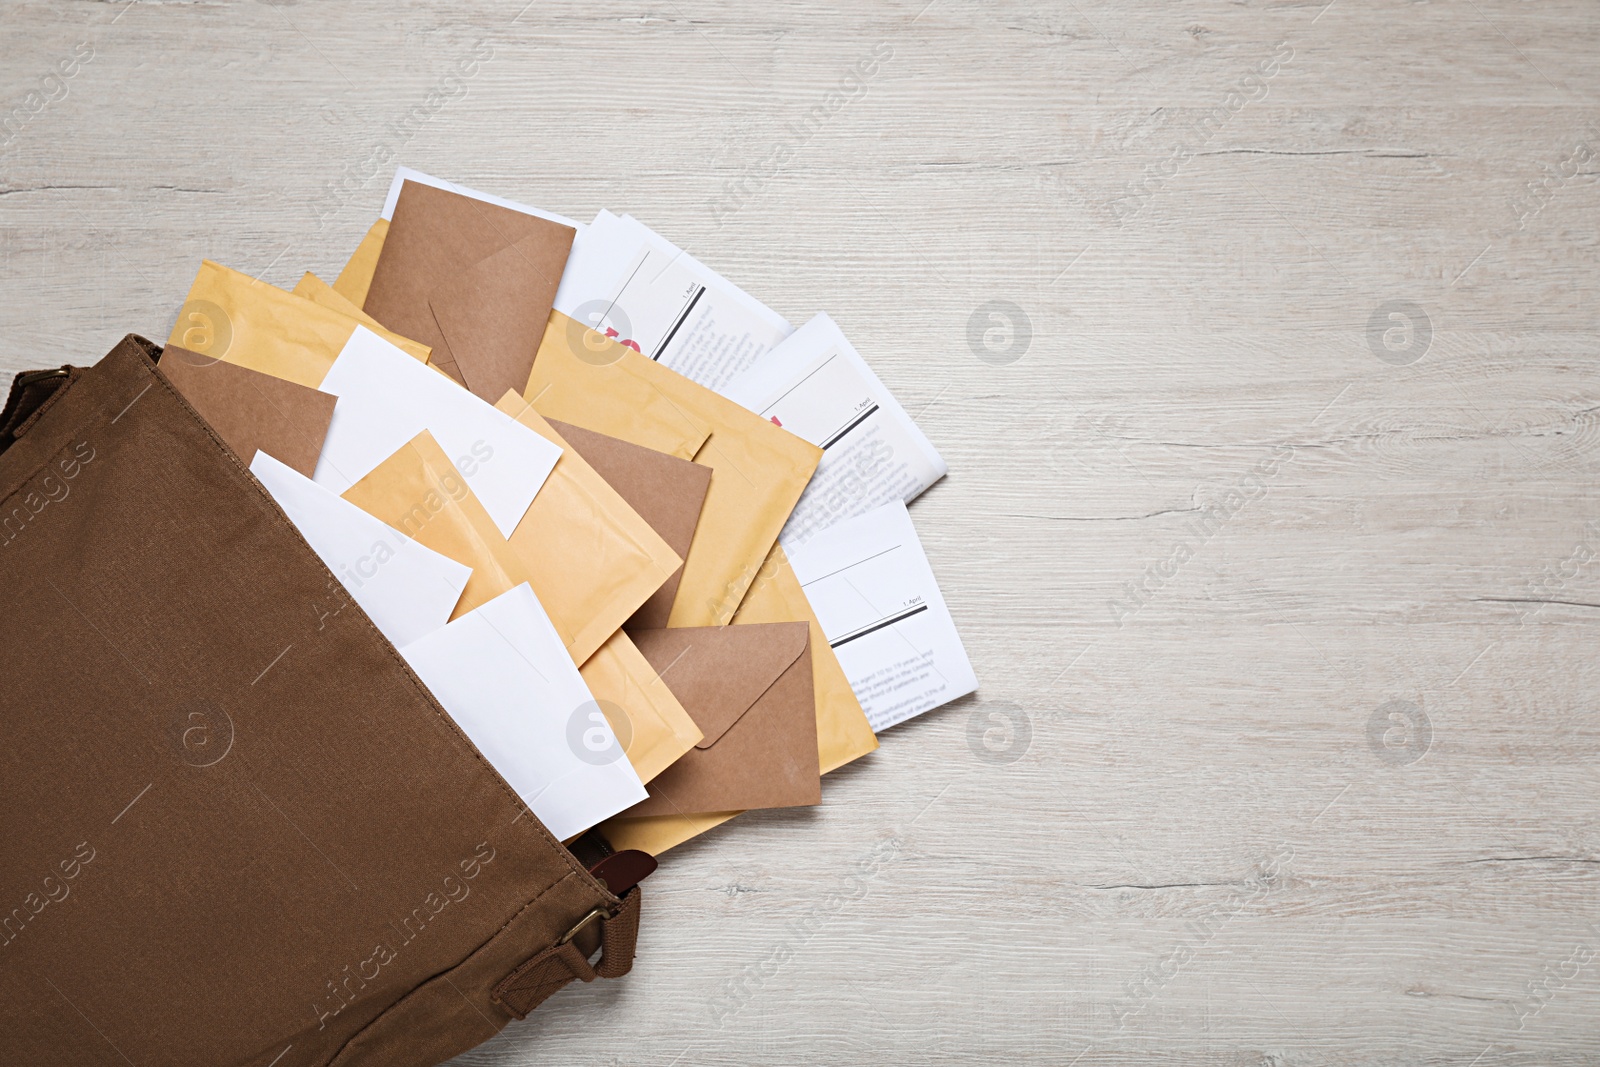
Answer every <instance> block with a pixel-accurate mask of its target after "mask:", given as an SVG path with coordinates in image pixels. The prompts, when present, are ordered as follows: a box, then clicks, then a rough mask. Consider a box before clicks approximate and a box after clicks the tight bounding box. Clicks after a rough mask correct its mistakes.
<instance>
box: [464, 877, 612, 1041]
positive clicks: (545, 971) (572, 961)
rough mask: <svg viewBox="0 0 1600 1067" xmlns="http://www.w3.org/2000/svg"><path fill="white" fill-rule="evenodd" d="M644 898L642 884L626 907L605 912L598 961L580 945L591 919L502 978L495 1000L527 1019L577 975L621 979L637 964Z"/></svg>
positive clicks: (492, 995)
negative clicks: (592, 962)
mask: <svg viewBox="0 0 1600 1067" xmlns="http://www.w3.org/2000/svg"><path fill="white" fill-rule="evenodd" d="M640 898H641V894H640V892H639V890H638V888H637V887H636V888H634V889H633V890H632V891H630V892H629V893H628V895H627V896H625V897H623V898H622V908H621V909H620V910H619V911H618V912H617V913H616V914H615V915H613V916H611V917H610V918H605V917H603V916H602V917H600V919H599V922H600V926H601V931H602V934H601V940H600V962H599V963H598V964H590V962H589V960H588V958H587V957H586V956H585V954H584V953H583V952H582V951H581V950H580V949H579V948H578V939H577V937H576V936H575V935H576V934H578V933H579V932H580V931H581V930H582V928H583V927H584V926H586V925H588V921H589V920H588V919H587V918H586V919H585V920H584V921H583V922H580V923H579V924H578V926H577V927H574V928H573V930H572V932H571V933H569V934H568V935H567V936H566V937H564V938H562V939H561V942H560V943H559V944H557V945H555V946H554V947H552V948H547V949H545V950H544V951H543V952H541V953H539V954H538V955H537V956H535V957H533V958H532V959H530V960H528V961H527V962H526V963H524V964H522V965H521V966H520V967H518V968H517V969H516V970H514V971H512V972H511V973H510V974H508V975H506V976H505V978H503V979H501V980H500V984H499V985H497V986H495V987H494V990H493V992H492V993H491V994H490V997H491V999H493V1000H494V1002H495V1003H496V1004H499V1005H500V1006H501V1007H503V1008H505V1009H506V1010H507V1011H508V1012H510V1013H511V1014H512V1015H514V1016H516V1017H517V1018H518V1019H526V1018H527V1017H528V1013H529V1012H531V1011H533V1009H535V1008H537V1007H538V1006H539V1005H540V1004H543V1003H544V1002H545V1001H546V1000H547V999H549V997H550V995H551V994H553V993H555V992H556V991H557V990H559V989H561V988H562V987H563V986H565V985H566V984H567V983H568V982H571V981H572V980H573V979H574V978H576V979H580V980H582V981H585V982H592V981H594V980H595V978H596V976H598V977H600V978H621V977H622V976H623V975H625V974H627V973H628V972H629V971H630V970H632V969H633V953H634V949H635V948H636V947H637V945H638V941H639V901H640ZM591 914H593V913H591Z"/></svg>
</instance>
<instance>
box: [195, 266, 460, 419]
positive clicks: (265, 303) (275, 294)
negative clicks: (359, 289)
mask: <svg viewBox="0 0 1600 1067" xmlns="http://www.w3.org/2000/svg"><path fill="white" fill-rule="evenodd" d="M360 325H362V323H361V322H360V321H358V320H356V319H353V318H351V317H350V316H348V315H344V314H341V313H340V312H337V311H334V310H333V309H332V308H327V307H323V306H322V305H321V304H317V303H314V302H312V301H310V300H306V299H305V298H303V297H298V296H295V295H294V294H293V293H286V292H284V291H283V290H282V289H278V288H275V287H273V286H271V285H268V284H267V283H266V282H258V281H256V280H255V279H254V278H252V277H250V276H249V275H248V274H241V273H240V272H238V271H236V270H229V269H228V268H227V267H224V266H222V265H221V264H218V263H213V262H212V261H211V260H209V259H208V260H205V261H204V262H202V263H201V265H200V273H199V274H197V275H196V276H195V280H194V285H193V286H191V287H190V288H189V296H188V298H187V299H186V300H185V301H184V304H183V308H182V309H181V310H180V311H179V312H178V321H177V323H176V324H175V325H174V326H173V327H172V336H171V337H169V338H168V339H167V343H168V344H173V345H177V346H178V347H179V348H187V349H188V350H189V351H191V352H198V353H200V354H201V355H202V356H210V357H211V358H212V359H221V360H225V361H226V362H228V363H235V364H238V365H239V366H241V367H248V368H250V369H251V370H256V371H261V372H262V373H263V374H270V375H272V376H273V377H275V378H284V379H287V380H288V381H291V382H295V383H296V384H298V385H306V386H310V387H311V388H313V389H315V388H316V387H317V386H319V385H321V384H322V379H323V378H325V377H327V374H328V368H329V367H332V366H333V361H334V360H335V359H336V358H337V357H338V355H339V353H340V352H341V351H342V350H343V349H344V346H345V342H347V341H349V340H350V335H351V334H353V333H355V332H356V327H357V326H360ZM383 336H385V337H386V339H387V340H389V341H392V342H394V343H395V344H399V345H401V347H402V348H406V349H407V351H408V352H409V353H410V354H411V355H412V356H415V357H416V358H417V359H419V360H426V359H427V351H428V350H427V349H426V348H425V347H423V346H421V345H418V344H417V343H416V342H414V341H407V340H405V338H400V337H399V336H398V335H396V334H391V333H387V332H385V333H384V334H383ZM402 342H404V343H403V344H402ZM408 346H409V347H408Z"/></svg>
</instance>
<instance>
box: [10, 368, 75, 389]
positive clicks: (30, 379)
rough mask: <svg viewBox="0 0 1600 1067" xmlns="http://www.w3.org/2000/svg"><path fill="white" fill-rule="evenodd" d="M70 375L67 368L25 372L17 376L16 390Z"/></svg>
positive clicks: (70, 371)
mask: <svg viewBox="0 0 1600 1067" xmlns="http://www.w3.org/2000/svg"><path fill="white" fill-rule="evenodd" d="M71 373H72V370H71V368H69V367H56V368H54V369H52V370H31V371H25V372H24V373H22V374H19V375H17V381H16V384H17V387H18V388H26V387H28V386H30V385H37V384H38V383H40V382H47V381H49V380H50V379H51V378H65V377H66V376H67V375H69V374H71Z"/></svg>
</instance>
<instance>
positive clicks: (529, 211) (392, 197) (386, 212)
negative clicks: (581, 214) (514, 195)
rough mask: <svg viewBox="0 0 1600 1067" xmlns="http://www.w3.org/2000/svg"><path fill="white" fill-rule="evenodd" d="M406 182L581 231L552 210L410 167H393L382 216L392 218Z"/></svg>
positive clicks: (574, 223) (576, 224)
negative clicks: (456, 194)
mask: <svg viewBox="0 0 1600 1067" xmlns="http://www.w3.org/2000/svg"><path fill="white" fill-rule="evenodd" d="M406 182H416V183H417V184H418V185H431V186H433V187H434V188H435V189H444V190H447V191H449V192H452V193H459V194H460V195H462V196H468V197H471V198H472V199H474V200H482V201H483V202H484V203H485V204H497V205H499V206H500V207H504V208H510V209H511V210H512V211H520V212H522V213H523V214H524V215H534V216H537V217H538V218H541V219H549V220H550V221H551V222H559V223H560V224H561V225H563V226H571V227H572V228H573V229H574V230H577V231H578V232H579V233H582V232H583V223H581V222H573V221H572V220H571V219H569V218H565V217H563V216H561V215H557V214H556V213H555V212H553V211H540V210H539V209H538V208H536V207H529V206H528V205H527V204H519V203H517V202H516V201H515V200H507V199H506V198H505V197H503V196H495V195H494V194H493V193H480V192H478V190H476V189H468V188H467V187H466V186H465V185H457V184H456V183H455V182H451V181H446V180H445V179H443V178H435V177H434V176H433V175H431V174H424V173H423V172H422V171H420V170H412V169H411V168H410V167H396V168H395V172H394V181H392V182H390V183H389V195H388V196H387V197H385V198H384V201H383V212H382V217H383V218H386V219H393V218H394V205H395V203H396V202H397V201H399V199H400V186H402V185H404V184H405V183H406Z"/></svg>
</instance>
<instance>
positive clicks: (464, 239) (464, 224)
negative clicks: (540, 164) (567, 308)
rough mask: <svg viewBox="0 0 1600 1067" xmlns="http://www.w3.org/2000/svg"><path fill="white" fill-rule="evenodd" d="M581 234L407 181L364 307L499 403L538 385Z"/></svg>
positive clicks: (478, 392)
mask: <svg viewBox="0 0 1600 1067" xmlns="http://www.w3.org/2000/svg"><path fill="white" fill-rule="evenodd" d="M576 235H577V231H576V230H574V229H573V228H572V227H570V226H563V225H561V224H560V223H559V222H551V221H549V220H548V219H541V218H538V217H536V216H533V215H526V214H523V213H522V212H520V211H513V210H512V209H510V208H505V207H501V206H499V205H498V204H488V203H484V202H483V201H481V200H475V199H473V198H472V197H467V196H462V195H461V194H459V193H453V192H450V191H449V190H448V189H435V188H434V187H432V186H430V185H420V184H418V183H417V182H410V181H408V182H405V183H404V184H403V185H402V186H401V188H400V198H399V200H397V201H396V203H395V207H394V217H393V218H392V219H390V220H389V230H388V235H387V237H386V238H385V239H384V243H383V251H382V253H381V254H380V255H379V256H378V262H377V266H376V268H375V269H374V271H373V274H372V285H371V287H370V288H369V289H368V291H367V298H366V302H365V304H364V305H363V306H364V307H365V309H366V311H367V313H368V314H369V315H371V316H373V317H374V318H376V319H377V320H378V321H379V322H381V323H383V324H384V325H386V326H388V327H389V328H390V329H391V330H396V331H398V332H400V333H402V334H405V335H406V336H407V337H415V338H417V339H418V340H420V341H422V343H424V344H426V345H429V346H430V347H431V348H432V349H433V356H432V362H433V363H434V364H435V365H436V366H438V367H439V369H441V370H443V371H444V372H445V373H446V374H448V375H450V376H451V377H452V378H454V379H456V381H458V382H461V383H462V384H464V385H465V386H466V387H467V388H468V389H470V390H472V392H473V393H475V394H476V395H477V396H479V397H481V398H483V399H484V400H485V401H486V402H488V403H490V404H493V403H494V402H495V401H496V400H499V399H500V397H501V396H502V395H503V394H504V393H505V392H506V390H508V389H514V390H520V389H522V387H523V386H524V385H526V384H527V381H528V371H529V370H530V369H531V368H532V367H533V356H534V353H535V352H537V351H538V350H539V341H540V339H541V338H542V337H543V336H544V328H545V323H546V321H547V320H548V319H549V318H550V304H551V301H553V300H554V299H555V295H556V287H557V286H558V285H559V284H560V282H561V272H562V271H563V270H564V269H565V268H566V264H567V254H568V253H569V252H571V251H572V239H573V238H574V237H575V236H576Z"/></svg>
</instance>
